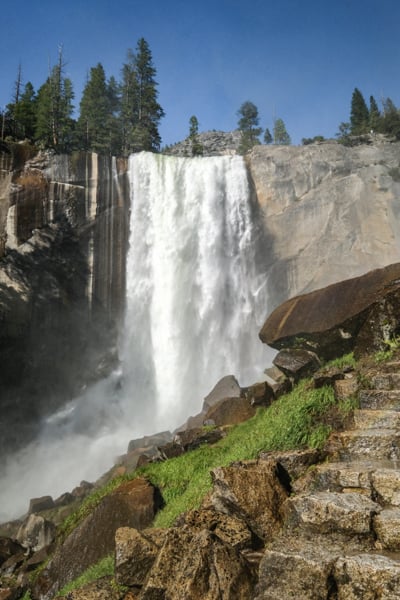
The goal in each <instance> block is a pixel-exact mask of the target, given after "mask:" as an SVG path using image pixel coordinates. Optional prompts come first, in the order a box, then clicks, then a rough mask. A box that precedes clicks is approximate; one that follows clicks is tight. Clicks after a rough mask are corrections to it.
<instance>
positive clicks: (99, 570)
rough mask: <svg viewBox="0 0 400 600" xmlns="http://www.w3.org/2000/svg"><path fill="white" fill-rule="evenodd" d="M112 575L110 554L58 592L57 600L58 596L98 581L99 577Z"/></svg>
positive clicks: (112, 566) (111, 556)
mask: <svg viewBox="0 0 400 600" xmlns="http://www.w3.org/2000/svg"><path fill="white" fill-rule="evenodd" d="M113 575H114V556H113V555H112V554H111V555H109V556H106V557H105V558H102V559H101V560H100V561H99V562H98V563H96V564H95V565H92V566H91V567H89V568H88V569H86V571H85V572H84V573H82V575H80V576H79V577H77V578H76V579H74V581H71V582H70V583H68V584H67V585H66V586H64V587H63V588H62V590H60V592H59V593H58V594H57V596H56V597H57V598H59V597H60V596H66V595H67V594H68V592H71V591H72V590H76V589H77V588H80V587H83V586H84V585H87V584H88V583H92V581H96V580H97V579H100V577H107V576H109V577H112V576H113Z"/></svg>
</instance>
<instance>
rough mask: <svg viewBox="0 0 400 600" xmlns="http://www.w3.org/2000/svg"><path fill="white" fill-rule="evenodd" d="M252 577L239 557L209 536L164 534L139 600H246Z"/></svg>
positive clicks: (180, 531)
mask: <svg viewBox="0 0 400 600" xmlns="http://www.w3.org/2000/svg"><path fill="white" fill-rule="evenodd" d="M252 587H253V576H252V574H251V571H250V569H249V567H248V565H247V563H246V561H245V560H244V558H242V557H241V556H240V554H239V553H238V552H237V551H235V550H234V549H233V548H231V547H230V546H228V545H227V544H225V543H223V542H222V541H221V540H220V539H219V538H218V537H216V536H215V535H213V533H211V532H209V531H207V530H202V531H200V532H193V531H191V530H190V529H188V528H187V527H186V526H184V527H181V528H179V529H176V528H173V529H170V530H168V533H167V536H166V539H165V542H164V545H163V547H162V549H161V551H160V552H159V554H158V556H157V559H156V561H155V563H154V565H153V567H152V569H151V571H150V573H149V576H148V578H147V580H146V583H145V585H144V587H143V588H142V590H141V592H140V595H139V598H140V600H154V599H156V598H160V599H161V598H170V599H171V600H184V599H186V598H190V599H191V600H214V599H215V598H221V600H248V599H249V598H250V597H251V592H252Z"/></svg>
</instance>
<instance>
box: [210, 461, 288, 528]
mask: <svg viewBox="0 0 400 600" xmlns="http://www.w3.org/2000/svg"><path fill="white" fill-rule="evenodd" d="M211 476H212V480H213V491H212V494H211V497H210V502H211V504H212V506H213V507H214V508H215V510H217V511H218V512H222V513H225V514H228V515H234V516H236V517H238V518H239V519H242V520H243V521H244V522H245V523H246V524H247V525H248V527H249V528H250V529H251V530H252V531H253V532H254V533H255V534H256V535H257V536H258V537H259V538H261V539H269V538H270V537H271V535H272V534H273V532H275V531H276V530H277V529H278V528H279V526H280V523H281V516H282V504H283V502H284V501H285V500H286V498H287V496H288V491H287V489H286V488H285V487H284V485H283V484H282V483H281V481H280V480H279V477H278V471H277V467H276V463H275V461H272V460H271V461H268V460H260V461H249V462H243V463H235V464H234V465H232V466H230V467H219V468H217V469H213V471H212V472H211Z"/></svg>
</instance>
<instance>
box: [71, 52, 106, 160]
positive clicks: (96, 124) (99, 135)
mask: <svg viewBox="0 0 400 600" xmlns="http://www.w3.org/2000/svg"><path fill="white" fill-rule="evenodd" d="M111 117H112V99H111V97H110V93H109V88H108V85H107V82H106V75H105V72H104V68H103V65H102V64H101V63H98V64H97V66H96V67H92V68H91V69H90V76H89V79H88V81H87V84H86V86H85V88H84V90H83V93H82V99H81V102H80V115H79V119H78V123H77V128H78V136H79V141H80V146H81V147H82V148H83V149H84V150H90V151H93V152H99V153H110V152H111V131H110V128H111V125H112V123H111Z"/></svg>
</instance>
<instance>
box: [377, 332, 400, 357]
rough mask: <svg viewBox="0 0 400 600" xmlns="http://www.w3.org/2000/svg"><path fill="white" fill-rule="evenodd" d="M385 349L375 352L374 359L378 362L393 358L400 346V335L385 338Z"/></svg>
mask: <svg viewBox="0 0 400 600" xmlns="http://www.w3.org/2000/svg"><path fill="white" fill-rule="evenodd" d="M384 344H385V346H386V348H385V350H379V351H378V352H376V353H375V355H374V359H375V362H376V363H378V364H379V363H381V362H385V361H387V360H390V359H391V358H393V355H394V353H395V352H396V350H398V349H399V348H400V336H393V337H392V338H390V339H387V340H384Z"/></svg>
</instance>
